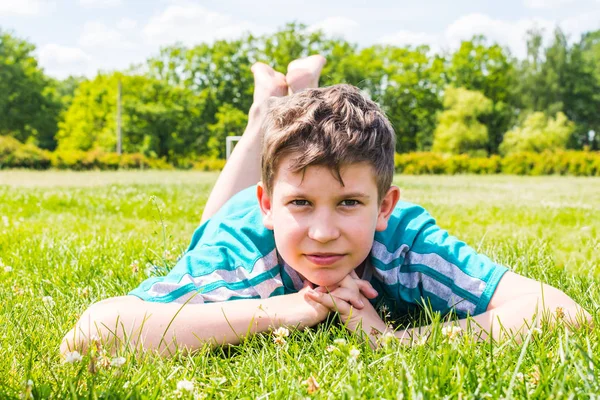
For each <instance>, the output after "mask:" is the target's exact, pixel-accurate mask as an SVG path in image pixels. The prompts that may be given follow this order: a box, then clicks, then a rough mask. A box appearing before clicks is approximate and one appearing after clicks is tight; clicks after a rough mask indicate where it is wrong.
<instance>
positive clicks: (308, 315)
mask: <svg viewBox="0 0 600 400" xmlns="http://www.w3.org/2000/svg"><path fill="white" fill-rule="evenodd" d="M311 293H314V289H313V286H312V284H310V282H308V281H306V282H305V283H304V287H303V288H302V289H301V290H300V291H299V292H298V293H294V294H291V295H288V296H282V299H283V298H287V299H289V300H290V301H291V304H290V305H289V309H290V310H294V311H295V312H294V313H293V314H294V317H293V319H292V320H288V321H286V323H285V324H286V325H290V326H297V327H299V328H303V327H307V326H314V325H316V324H318V323H319V322H322V321H323V320H325V318H327V315H328V314H329V312H330V310H329V308H327V307H326V306H324V305H322V304H321V303H320V302H318V301H315V300H314V299H313V298H312V297H311V295H310V294H311Z"/></svg>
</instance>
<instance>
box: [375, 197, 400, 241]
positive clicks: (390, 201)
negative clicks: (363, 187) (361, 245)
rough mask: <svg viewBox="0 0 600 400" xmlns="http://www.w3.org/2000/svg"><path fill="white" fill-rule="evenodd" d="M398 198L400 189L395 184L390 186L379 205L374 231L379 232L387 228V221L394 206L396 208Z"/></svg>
mask: <svg viewBox="0 0 600 400" xmlns="http://www.w3.org/2000/svg"><path fill="white" fill-rule="evenodd" d="M398 200H400V189H398V187H397V186H392V187H390V188H389V190H388V191H387V193H386V194H385V196H384V197H383V200H382V202H381V205H380V206H379V214H378V215H377V226H376V227H375V230H376V231H379V232H381V231H385V230H386V229H387V226H388V221H389V220H390V217H391V215H392V212H394V208H396V204H398Z"/></svg>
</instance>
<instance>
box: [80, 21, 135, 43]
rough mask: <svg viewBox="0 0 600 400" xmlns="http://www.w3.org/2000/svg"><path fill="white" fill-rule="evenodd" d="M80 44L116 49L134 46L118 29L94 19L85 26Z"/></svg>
mask: <svg viewBox="0 0 600 400" xmlns="http://www.w3.org/2000/svg"><path fill="white" fill-rule="evenodd" d="M79 45H81V46H84V47H103V48H114V49H123V48H131V47H133V46H134V44H133V43H132V42H131V41H129V40H127V39H125V38H124V37H123V35H122V34H121V32H119V31H118V30H116V29H113V28H111V27H109V26H107V25H105V24H103V23H101V22H94V21H88V22H86V23H85V25H84V26H83V33H82V34H81V36H80V37H79Z"/></svg>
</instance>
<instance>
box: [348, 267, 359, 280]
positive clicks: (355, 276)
mask: <svg viewBox="0 0 600 400" xmlns="http://www.w3.org/2000/svg"><path fill="white" fill-rule="evenodd" d="M350 277H351V278H354V279H360V278H359V277H358V275H357V274H356V270H355V269H353V270H352V272H350Z"/></svg>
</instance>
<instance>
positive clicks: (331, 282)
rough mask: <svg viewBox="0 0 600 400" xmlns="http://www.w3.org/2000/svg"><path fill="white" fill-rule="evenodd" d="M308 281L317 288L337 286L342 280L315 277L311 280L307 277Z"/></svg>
mask: <svg viewBox="0 0 600 400" xmlns="http://www.w3.org/2000/svg"><path fill="white" fill-rule="evenodd" d="M307 279H308V280H309V281H310V282H311V283H312V284H313V285H315V286H336V285H337V284H338V283H340V281H341V279H338V278H334V277H319V276H313V277H310V278H309V277H307Z"/></svg>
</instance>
